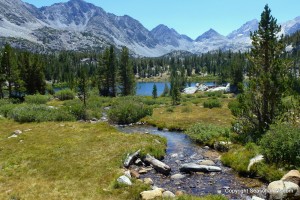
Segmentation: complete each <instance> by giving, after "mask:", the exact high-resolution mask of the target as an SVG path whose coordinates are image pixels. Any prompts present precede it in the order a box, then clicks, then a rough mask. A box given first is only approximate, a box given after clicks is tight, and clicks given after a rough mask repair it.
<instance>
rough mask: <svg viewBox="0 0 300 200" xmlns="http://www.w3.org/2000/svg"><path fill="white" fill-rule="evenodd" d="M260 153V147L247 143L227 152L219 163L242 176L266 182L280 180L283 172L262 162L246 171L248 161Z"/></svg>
mask: <svg viewBox="0 0 300 200" xmlns="http://www.w3.org/2000/svg"><path fill="white" fill-rule="evenodd" d="M260 151H261V149H260V147H259V146H257V145H256V144H254V143H248V144H246V145H245V146H239V145H235V146H234V147H233V148H231V149H230V150H229V152H227V153H224V154H223V155H222V157H221V161H222V163H223V164H224V165H226V166H228V167H231V168H232V169H234V170H235V171H237V172H238V173H239V174H241V175H243V176H251V177H259V178H260V179H262V180H265V181H268V182H272V181H275V180H279V179H281V177H282V176H283V175H284V172H283V171H281V170H279V169H277V168H276V167H275V166H273V165H269V164H267V163H265V162H264V161H263V162H260V163H257V164H254V165H253V166H252V167H251V170H250V171H248V165H249V162H250V159H252V158H254V157H255V156H257V155H259V154H260V153H261V152H260Z"/></svg>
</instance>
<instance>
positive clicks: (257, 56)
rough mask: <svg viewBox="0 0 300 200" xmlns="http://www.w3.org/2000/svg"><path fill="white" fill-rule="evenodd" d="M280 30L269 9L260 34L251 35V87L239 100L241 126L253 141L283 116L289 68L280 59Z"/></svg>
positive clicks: (282, 47) (264, 15)
mask: <svg viewBox="0 0 300 200" xmlns="http://www.w3.org/2000/svg"><path fill="white" fill-rule="evenodd" d="M280 30H281V27H280V26H279V25H277V20H276V19H275V18H274V17H273V16H272V15H271V10H270V8H269V7H268V5H266V6H265V8H264V11H263V12H262V14H261V20H260V22H259V28H258V30H257V31H255V32H254V33H251V39H252V45H253V47H252V49H251V53H250V56H249V60H250V61H251V63H252V65H251V66H250V69H249V85H248V87H246V88H245V90H244V94H243V95H241V97H240V98H239V100H240V103H241V105H242V106H241V107H242V112H240V116H239V118H238V119H239V123H240V125H241V127H242V131H243V132H244V133H246V134H248V137H249V139H250V140H257V139H258V138H259V137H260V136H261V135H262V134H263V133H265V132H266V131H267V130H268V129H269V126H270V125H271V124H272V123H274V122H275V119H276V118H277V117H278V116H279V115H280V114H281V112H282V110H281V99H282V97H283V96H284V95H285V92H286V89H287V88H286V84H285V82H286V75H287V73H288V69H287V66H288V65H287V64H286V63H285V62H284V61H283V60H282V59H281V55H282V53H283V51H284V49H285V47H284V45H283V42H282V37H279V36H278V33H279V32H280Z"/></svg>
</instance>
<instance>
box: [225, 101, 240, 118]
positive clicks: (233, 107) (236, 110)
mask: <svg viewBox="0 0 300 200" xmlns="http://www.w3.org/2000/svg"><path fill="white" fill-rule="evenodd" d="M228 108H229V109H230V111H231V113H232V114H233V115H234V116H238V115H239V114H240V112H241V104H240V103H239V102H238V101H237V100H234V101H230V102H229V103H228Z"/></svg>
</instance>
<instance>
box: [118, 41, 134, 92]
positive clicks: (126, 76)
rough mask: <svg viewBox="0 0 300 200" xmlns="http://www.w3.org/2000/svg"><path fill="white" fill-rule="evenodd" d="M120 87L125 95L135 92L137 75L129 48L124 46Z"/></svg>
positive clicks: (120, 70)
mask: <svg viewBox="0 0 300 200" xmlns="http://www.w3.org/2000/svg"><path fill="white" fill-rule="evenodd" d="M119 75H120V76H119V77H120V84H119V85H120V89H121V94H122V95H123V96H128V95H134V94H135V77H134V72H133V66H132V64H131V61H130V59H129V53H128V49H127V48H126V47H123V49H122V53H121V61H120V69H119Z"/></svg>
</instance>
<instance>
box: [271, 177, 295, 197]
mask: <svg viewBox="0 0 300 200" xmlns="http://www.w3.org/2000/svg"><path fill="white" fill-rule="evenodd" d="M267 192H268V193H267V199H268V200H297V199H300V188H299V186H298V185H297V184H295V183H293V182H288V181H282V180H280V181H274V182H272V183H270V184H269V185H268V189H267Z"/></svg>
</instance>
